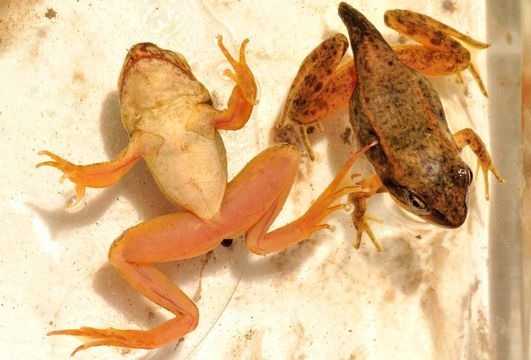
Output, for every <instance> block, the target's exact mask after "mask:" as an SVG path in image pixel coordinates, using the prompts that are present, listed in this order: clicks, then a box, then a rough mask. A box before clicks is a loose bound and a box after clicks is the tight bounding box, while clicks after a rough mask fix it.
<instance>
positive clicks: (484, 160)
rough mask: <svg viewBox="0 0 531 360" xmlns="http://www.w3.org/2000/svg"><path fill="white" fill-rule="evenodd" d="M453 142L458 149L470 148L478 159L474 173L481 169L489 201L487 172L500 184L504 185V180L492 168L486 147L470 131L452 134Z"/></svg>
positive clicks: (486, 196)
mask: <svg viewBox="0 0 531 360" xmlns="http://www.w3.org/2000/svg"><path fill="white" fill-rule="evenodd" d="M454 140H455V143H456V144H457V147H458V148H459V149H461V150H462V149H463V148H464V147H465V146H467V145H468V146H470V149H471V150H472V151H473V152H474V154H476V156H477V158H478V165H477V168H476V173H477V171H478V169H479V168H480V167H481V171H482V172H483V179H484V181H485V198H486V199H487V200H488V199H489V171H490V172H492V174H493V175H494V177H496V180H498V182H500V183H502V184H503V183H504V182H505V180H504V179H503V178H502V177H501V175H500V174H499V173H498V170H496V168H495V167H494V164H493V163H492V159H491V158H490V155H489V152H488V151H487V147H486V146H485V144H484V143H483V141H482V140H481V138H480V137H479V136H478V134H476V133H475V132H474V131H473V130H472V129H468V128H467V129H463V130H460V131H458V132H456V133H455V134H454Z"/></svg>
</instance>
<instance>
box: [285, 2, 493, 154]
mask: <svg viewBox="0 0 531 360" xmlns="http://www.w3.org/2000/svg"><path fill="white" fill-rule="evenodd" d="M384 22H385V24H386V25H387V26H388V27H389V28H391V29H393V30H395V31H397V32H398V33H400V34H401V35H402V36H403V37H404V38H410V39H412V40H414V41H415V42H417V44H409V43H407V44H406V43H404V44H393V45H391V47H392V49H393V51H394V52H395V54H396V55H397V57H398V58H399V59H400V61H401V62H402V63H404V64H406V65H407V66H408V67H410V68H412V69H415V70H417V71H419V72H421V73H422V74H424V75H426V76H429V77H443V76H450V75H455V76H457V78H458V81H459V82H460V83H463V82H464V80H463V77H462V75H461V73H462V72H463V71H468V72H470V73H471V75H472V77H473V79H474V80H475V82H476V83H477V85H478V87H479V90H480V91H481V93H482V94H483V95H484V96H485V97H488V91H487V88H486V86H485V84H484V83H483V80H482V79H481V76H480V75H479V72H478V70H477V68H476V66H475V65H474V63H473V61H472V59H471V54H470V51H469V50H468V49H467V48H466V47H465V46H464V45H463V44H466V45H468V46H470V47H471V48H473V49H478V50H481V49H486V48H488V47H489V46H490V45H489V44H487V43H484V42H481V41H478V40H475V39H474V38H472V37H470V36H469V35H466V34H464V33H462V32H460V31H458V30H456V29H454V28H452V27H450V26H448V25H446V24H444V23H442V22H440V21H438V20H436V19H434V18H432V17H429V16H427V15H424V14H421V13H418V12H414V11H412V10H403V9H391V10H387V11H386V12H385V14H384ZM458 40H459V41H461V42H462V43H463V44H462V43H461V42H459V41H458ZM347 49H348V39H347V38H346V37H345V35H343V34H342V33H334V34H332V35H331V36H329V37H328V38H326V39H325V40H323V41H322V42H321V43H320V44H319V45H317V46H316V47H315V49H313V50H312V51H311V52H310V53H309V54H308V55H307V56H306V57H305V58H304V60H303V61H302V63H301V65H300V66H299V70H298V72H297V75H296V76H295V78H294V80H293V83H292V85H291V88H290V90H289V93H288V96H287V97H286V101H285V104H284V108H283V110H282V113H281V116H280V117H279V120H278V121H277V125H276V127H277V129H284V128H288V127H291V128H295V129H296V130H297V131H296V134H297V136H298V139H299V142H301V143H302V144H303V146H304V147H305V150H306V153H307V154H308V156H309V157H310V159H311V160H314V159H315V154H314V151H313V147H312V144H311V142H310V139H309V137H308V131H310V130H313V128H314V127H318V128H319V129H320V130H321V131H323V125H322V123H323V122H324V121H326V120H327V119H329V118H330V117H331V116H332V115H334V114H335V113H337V112H338V111H339V110H340V109H342V108H345V107H347V106H348V104H349V101H350V98H351V97H352V93H353V92H354V89H355V88H356V84H357V73H358V71H357V70H356V65H355V63H354V59H353V58H352V57H349V58H346V59H344V57H345V53H346V51H347ZM280 131H281V130H280Z"/></svg>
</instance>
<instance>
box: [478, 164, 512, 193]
mask: <svg viewBox="0 0 531 360" xmlns="http://www.w3.org/2000/svg"><path fill="white" fill-rule="evenodd" d="M489 160H490V159H489ZM479 168H481V172H482V173H483V181H484V183H485V199H487V200H489V199H490V190H489V171H490V172H491V173H492V175H494V177H495V178H496V180H497V181H498V182H499V183H500V184H504V183H505V179H504V178H503V177H502V176H501V175H500V173H499V172H498V170H496V168H495V167H494V164H492V161H488V162H484V161H481V159H479V158H478V163H477V168H476V173H477V172H478V169H479Z"/></svg>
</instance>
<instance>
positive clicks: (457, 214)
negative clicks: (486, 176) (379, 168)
mask: <svg viewBox="0 0 531 360" xmlns="http://www.w3.org/2000/svg"><path fill="white" fill-rule="evenodd" d="M441 167H442V168H440V169H437V172H440V173H442V174H444V176H433V177H431V178H430V176H426V177H425V178H423V179H422V180H420V181H417V182H416V183H415V184H412V183H409V184H408V185H407V186H405V185H403V184H399V183H396V182H394V181H392V180H384V185H385V187H386V188H387V190H388V191H389V193H390V194H391V195H392V196H393V198H394V199H395V200H396V201H397V202H398V203H399V204H400V205H401V206H402V207H403V208H405V209H406V210H408V211H409V212H411V213H413V214H415V215H417V216H419V217H421V218H422V219H424V220H426V221H428V222H430V223H432V224H435V225H439V226H444V227H448V228H457V227H459V226H461V225H462V224H463V223H464V221H465V219H466V216H467V212H468V205H467V195H468V188H469V186H470V184H471V182H472V171H471V170H470V168H469V167H468V166H467V165H466V164H465V163H463V162H460V163H458V164H442V165H441Z"/></svg>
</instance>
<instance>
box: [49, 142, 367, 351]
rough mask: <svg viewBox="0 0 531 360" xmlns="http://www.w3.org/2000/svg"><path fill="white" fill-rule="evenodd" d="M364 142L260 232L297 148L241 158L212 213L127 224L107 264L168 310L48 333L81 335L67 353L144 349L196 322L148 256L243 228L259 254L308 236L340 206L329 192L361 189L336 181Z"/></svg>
mask: <svg viewBox="0 0 531 360" xmlns="http://www.w3.org/2000/svg"><path fill="white" fill-rule="evenodd" d="M367 148H368V147H367ZM367 148H364V149H362V150H360V151H358V152H357V153H356V154H354V155H353V156H352V158H351V159H350V160H349V161H348V162H347V163H346V164H345V165H344V166H343V168H342V169H341V170H340V171H339V173H338V174H337V176H336V177H335V178H334V180H333V181H332V182H331V184H330V185H329V186H328V187H327V189H326V190H325V191H324V192H323V194H322V195H321V196H320V197H319V198H318V200H317V201H316V202H315V203H314V204H313V205H312V207H311V208H310V209H309V210H308V211H307V212H306V213H305V214H304V215H303V216H302V217H301V218H300V219H299V220H296V221H294V222H292V223H290V224H288V225H286V226H283V227H281V228H279V229H277V230H275V231H273V232H270V233H266V232H267V229H268V227H269V226H270V225H271V223H272V222H273V220H274V219H275V217H276V216H277V215H278V213H279V212H280V210H281V208H282V206H283V204H284V202H285V200H286V198H287V196H288V194H289V191H290V189H291V186H292V184H293V181H294V179H295V176H296V174H297V171H298V164H299V160H300V154H299V152H298V150H296V149H295V148H293V147H292V146H289V145H286V144H279V145H276V146H272V147H270V148H268V149H266V150H265V151H263V152H262V153H261V154H259V155H258V156H256V157H255V158H254V159H253V160H251V162H250V163H249V164H247V165H246V166H245V168H244V169H243V170H242V171H241V172H240V173H239V174H238V175H237V176H236V177H235V178H234V179H233V180H232V181H231V182H230V183H229V184H228V187H227V191H226V193H225V197H224V199H223V203H222V205H221V208H220V212H219V214H218V216H217V217H215V218H213V219H211V220H208V221H203V220H201V219H199V218H198V217H196V216H195V215H192V214H191V213H189V212H179V213H176V214H170V215H165V216H161V217H157V218H154V219H151V220H148V221H146V222H144V223H142V224H140V225H137V226H135V227H132V228H130V229H129V230H127V231H126V232H124V233H123V234H122V236H120V237H119V238H118V239H117V240H116V241H115V242H114V243H113V245H112V246H111V249H110V251H109V260H110V262H111V264H113V266H115V267H116V268H117V269H118V270H119V271H120V272H121V273H122V275H123V276H124V277H125V279H126V280H127V281H128V282H129V283H130V284H131V285H132V286H133V287H134V288H135V289H137V290H138V291H140V292H141V293H142V294H143V295H144V296H146V297H148V298H149V299H150V300H152V301H153V302H155V303H157V304H158V305H160V306H162V307H164V308H165V309H167V310H169V311H170V312H172V313H173V314H174V315H175V317H174V318H172V319H170V320H167V321H166V322H164V323H162V324H160V325H159V326H156V327H154V328H152V329H149V330H123V329H113V328H108V329H96V328H89V327H82V328H80V329H68V330H57V331H52V332H50V333H49V335H73V336H80V337H83V338H84V339H85V342H84V343H83V344H82V345H81V346H79V347H78V348H77V349H76V350H75V351H74V353H75V352H77V351H79V350H84V349H87V348H90V347H93V346H104V345H109V346H121V347H129V348H144V349H151V348H156V347H160V346H163V345H165V344H167V343H169V342H171V341H174V340H177V339H178V338H180V337H182V336H184V335H186V334H187V333H189V332H190V331H192V330H193V329H194V328H195V327H196V326H197V324H198V321H199V312H198V310H197V308H196V306H195V305H194V303H193V302H192V301H191V300H190V298H189V297H188V296H187V295H186V294H184V293H183V292H182V291H181V290H180V289H179V288H178V287H177V286H176V285H175V284H174V283H173V282H172V281H171V280H170V279H168V278H167V277H166V276H165V275H164V274H162V273H161V272H160V271H159V270H158V269H156V268H155V267H154V265H153V264H155V263H162V262H168V261H175V260H181V259H188V258H192V257H195V256H198V255H201V254H204V253H206V252H208V251H210V250H212V249H214V248H215V247H216V246H218V245H219V243H220V242H221V241H222V239H224V238H229V237H236V236H239V235H243V234H246V236H247V240H246V244H247V246H248V248H249V249H250V250H251V251H253V252H255V253H258V254H266V253H270V252H273V251H279V250H282V249H284V248H285V247H287V246H289V245H290V244H292V243H295V242H298V241H302V240H305V239H307V238H308V237H309V236H310V235H311V234H312V233H314V232H315V231H318V230H320V229H323V228H326V227H328V226H327V225H326V224H322V221H323V220H324V218H325V217H326V216H327V215H328V214H330V213H331V212H333V211H336V210H339V209H341V208H344V206H342V205H335V206H334V205H332V203H333V202H334V201H335V200H337V199H338V198H339V197H341V196H342V195H344V194H347V193H350V192H357V191H366V189H364V188H363V187H361V186H343V185H342V180H343V178H344V177H345V176H346V175H347V174H348V170H349V168H350V166H351V165H352V164H353V162H354V161H355V160H356V159H358V158H359V157H360V156H361V155H362V153H363V152H365V151H366V150H367Z"/></svg>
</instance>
